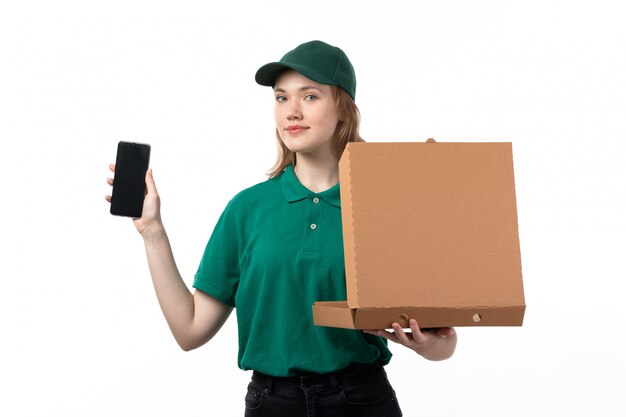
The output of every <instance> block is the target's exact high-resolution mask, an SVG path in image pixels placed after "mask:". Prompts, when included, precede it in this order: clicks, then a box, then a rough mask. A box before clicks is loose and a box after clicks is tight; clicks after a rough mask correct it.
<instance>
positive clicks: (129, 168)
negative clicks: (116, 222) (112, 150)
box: [111, 141, 150, 218]
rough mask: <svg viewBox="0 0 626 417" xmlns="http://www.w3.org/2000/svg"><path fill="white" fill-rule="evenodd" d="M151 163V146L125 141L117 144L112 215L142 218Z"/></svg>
mask: <svg viewBox="0 0 626 417" xmlns="http://www.w3.org/2000/svg"><path fill="white" fill-rule="evenodd" d="M149 163H150V145H148V144H145V143H134V142H123V141H121V142H119V143H118V144H117V158H116V160H115V176H114V178H113V194H112V195H111V214H115V215H117V216H126V217H136V218H139V217H141V212H142V211H143V200H144V197H145V194H146V171H147V170H148V164H149Z"/></svg>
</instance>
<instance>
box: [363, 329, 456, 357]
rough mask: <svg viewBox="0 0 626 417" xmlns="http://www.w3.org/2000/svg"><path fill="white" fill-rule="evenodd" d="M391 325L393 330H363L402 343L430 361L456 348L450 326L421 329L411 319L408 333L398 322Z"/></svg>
mask: <svg viewBox="0 0 626 417" xmlns="http://www.w3.org/2000/svg"><path fill="white" fill-rule="evenodd" d="M392 326H393V332H388V331H386V330H384V329H381V330H363V331H364V332H365V333H369V334H373V335H375V336H380V337H384V338H385V339H388V340H391V341H392V342H395V343H399V344H401V345H404V346H406V347H408V348H409V349H411V350H413V351H415V352H417V353H418V354H420V355H421V356H423V357H424V358H426V359H429V360H432V361H439V360H444V359H448V358H449V357H450V356H452V354H453V353H454V349H455V348H456V331H454V329H453V328H452V327H440V328H436V329H424V330H421V329H420V328H419V325H418V324H417V322H416V321H415V320H413V319H411V320H409V326H411V332H409V333H405V332H404V331H403V330H402V327H400V325H399V324H398V323H393V325H392Z"/></svg>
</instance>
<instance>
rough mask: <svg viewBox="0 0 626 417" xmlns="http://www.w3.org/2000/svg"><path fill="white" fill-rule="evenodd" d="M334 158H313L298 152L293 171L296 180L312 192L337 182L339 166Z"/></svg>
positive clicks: (324, 189) (319, 190) (320, 190)
mask: <svg viewBox="0 0 626 417" xmlns="http://www.w3.org/2000/svg"><path fill="white" fill-rule="evenodd" d="M338 162H339V161H337V160H336V158H334V157H330V158H314V157H311V156H310V155H303V154H298V155H297V158H296V166H295V167H294V172H295V174H296V176H297V177H298V180H299V181H300V183H301V184H302V185H304V186H305V187H306V188H308V189H309V190H311V191H313V192H314V193H320V192H322V191H326V190H328V189H329V188H331V187H333V186H334V185H336V184H337V183H338V182H339V166H338Z"/></svg>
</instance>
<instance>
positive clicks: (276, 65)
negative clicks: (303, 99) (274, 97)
mask: <svg viewBox="0 0 626 417" xmlns="http://www.w3.org/2000/svg"><path fill="white" fill-rule="evenodd" d="M288 69H290V70H294V71H296V72H298V73H300V74H302V75H304V76H305V77H307V78H309V79H311V80H313V81H315V82H318V83H320V84H329V85H337V83H336V82H335V81H334V80H331V79H330V78H328V77H324V76H323V75H320V74H318V73H317V72H315V71H313V70H311V69H310V68H308V67H305V66H302V65H295V64H284V63H282V62H270V63H269V64H265V65H263V66H262V67H261V68H259V70H258V71H257V72H256V75H255V76H254V79H255V80H256V82H257V83H258V84H260V85H265V86H268V87H273V86H274V84H275V83H276V78H277V77H278V75H279V74H280V73H281V72H283V71H285V70H288Z"/></svg>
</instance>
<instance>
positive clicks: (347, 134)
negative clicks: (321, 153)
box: [267, 85, 365, 178]
mask: <svg viewBox="0 0 626 417" xmlns="http://www.w3.org/2000/svg"><path fill="white" fill-rule="evenodd" d="M330 88H331V91H332V94H333V99H334V100H335V108H336V109H337V116H338V118H339V122H337V128H336V129H335V135H334V138H333V141H334V142H335V152H336V154H337V155H338V157H340V156H341V154H342V153H343V150H344V149H345V148H346V145H347V144H348V142H365V141H364V140H363V139H362V138H361V136H360V135H359V124H360V123H361V113H359V108H358V107H357V106H356V103H355V102H354V100H352V97H350V94H348V93H347V92H346V91H344V90H343V89H342V88H340V87H337V86H336V85H331V86H330ZM276 139H277V140H278V157H277V158H276V163H275V164H274V166H273V167H272V169H271V170H270V171H269V172H268V173H267V175H268V176H269V177H270V178H274V177H276V176H278V175H280V174H281V173H282V172H283V171H284V170H285V168H287V166H288V165H290V164H291V165H294V166H295V165H296V154H295V153H294V152H292V151H290V150H289V148H287V146H285V144H284V143H283V141H282V139H281V138H280V134H279V133H278V129H276Z"/></svg>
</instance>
